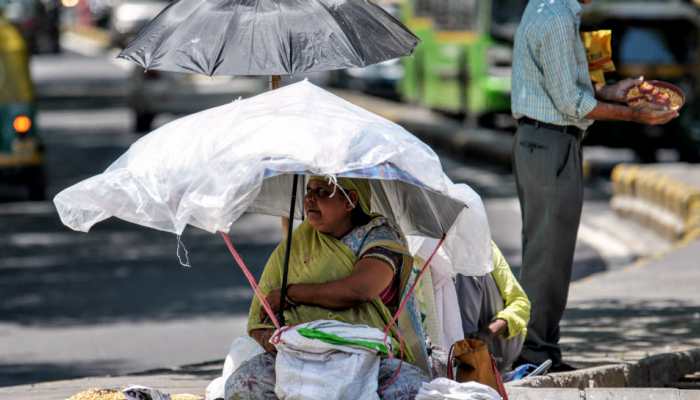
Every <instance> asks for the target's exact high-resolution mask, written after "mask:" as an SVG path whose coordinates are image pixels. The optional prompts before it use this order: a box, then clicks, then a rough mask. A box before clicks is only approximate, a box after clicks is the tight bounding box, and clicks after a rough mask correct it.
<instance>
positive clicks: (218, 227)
mask: <svg viewBox="0 0 700 400" xmlns="http://www.w3.org/2000/svg"><path fill="white" fill-rule="evenodd" d="M293 174H302V175H322V176H328V177H329V178H330V179H332V178H333V177H342V176H345V177H358V178H366V179H369V180H370V184H371V189H372V211H373V212H378V213H381V214H383V215H385V216H386V217H388V218H390V219H391V220H393V221H394V222H395V223H396V224H397V225H398V226H399V227H400V228H401V229H402V231H403V232H404V234H406V235H417V236H422V237H429V238H439V237H441V236H442V235H443V234H448V233H449V236H450V237H452V236H453V235H454V237H455V238H459V240H452V241H451V242H452V243H453V245H452V246H454V247H455V248H459V247H463V248H467V249H479V248H483V249H485V250H488V249H490V231H489V227H488V220H487V218H486V213H485V210H484V207H483V204H482V203H481V199H480V198H479V196H478V195H477V194H476V193H475V192H474V191H473V190H471V189H470V188H469V187H468V186H467V185H464V184H459V185H458V184H454V183H452V181H450V179H449V178H448V177H447V176H446V175H445V173H444V172H443V170H442V166H441V164H440V160H439V158H438V157H437V155H436V154H435V153H434V152H433V150H432V149H431V148H430V147H429V146H427V145H426V144H425V143H423V142H421V141H420V140H418V139H417V138H416V137H415V136H413V135H412V134H410V133H409V132H407V131H406V130H405V129H404V128H402V127H401V126H399V125H397V124H395V123H393V122H391V121H389V120H386V119H384V118H382V117H380V116H378V115H375V114H373V113H371V112H369V111H367V110H364V109H362V108H360V107H357V106H355V105H353V104H352V103H349V102H347V101H345V100H343V99H341V98H339V97H337V96H335V95H333V94H332V93H330V92H327V91H325V90H323V89H321V88H319V87H317V86H315V85H313V84H311V83H309V82H308V81H302V82H299V83H295V84H293V85H289V86H286V87H283V88H281V89H278V90H274V91H271V92H266V93H263V94H261V95H258V96H255V97H252V98H249V99H246V100H237V101H234V102H232V103H230V104H226V105H223V106H219V107H216V108H212V109H209V110H205V111H202V112H199V113H196V114H192V115H189V116H187V117H183V118H181V119H178V120H175V121H173V122H171V123H169V124H167V125H164V126H162V127H161V128H159V129H157V130H155V131H153V132H151V133H149V134H148V135H146V136H144V137H142V138H141V139H139V140H138V141H136V142H135V143H133V144H132V145H131V147H130V148H129V149H128V150H127V151H126V152H125V153H124V154H123V155H122V156H121V157H119V158H118V159H117V160H116V161H115V162H114V163H113V164H112V165H110V166H109V167H108V168H107V170H105V171H104V172H103V173H101V174H99V175H96V176H93V177H91V178H88V179H86V180H84V181H82V182H79V183H77V184H75V185H73V186H71V187H69V188H67V189H65V190H63V191H62V192H60V193H59V194H58V195H57V196H56V197H55V198H54V203H55V205H56V208H57V210H58V213H59V215H60V217H61V221H62V222H63V223H64V224H65V225H67V226H69V227H70V228H72V229H74V230H78V231H84V232H87V231H88V230H89V229H90V228H91V227H92V226H93V225H94V224H95V223H97V222H100V221H102V220H104V219H107V218H109V217H112V216H114V217H117V218H120V219H123V220H125V221H129V222H133V223H136V224H139V225H143V226H147V227H151V228H155V229H159V230H163V231H168V232H172V233H175V234H181V233H182V232H183V230H184V229H185V227H186V226H187V225H192V226H195V227H198V228H201V229H204V230H206V231H209V232H212V233H215V232H217V231H224V232H227V231H228V230H229V229H230V228H231V226H232V224H233V223H234V221H236V220H237V219H238V218H239V217H240V216H241V215H242V214H243V213H245V212H255V213H262V214H268V215H274V216H288V214H289V207H290V198H291V188H292V184H291V181H292V176H293ZM303 190H304V185H303V184H302V185H299V186H298V191H299V193H298V195H297V205H296V214H295V217H297V218H300V217H301V213H302V209H303V208H302V201H303ZM461 219H465V220H466V221H467V222H468V223H460V224H458V225H457V226H458V227H460V228H459V229H460V232H456V233H450V229H451V228H452V227H453V225H454V224H455V221H459V220H461ZM462 229H464V230H465V231H464V232H462V231H461V230H462ZM455 230H456V229H455ZM448 242H450V240H448ZM488 251H490V250H488ZM458 253H459V252H458V251H453V253H451V256H453V257H454V256H455V254H458ZM453 261H454V262H455V265H457V268H459V270H458V271H456V272H460V273H463V274H465V275H475V274H476V275H481V274H483V273H485V272H484V271H483V269H484V268H487V267H486V266H484V265H479V266H475V265H473V262H472V261H469V260H466V259H465V262H460V260H453ZM486 272H488V271H486Z"/></svg>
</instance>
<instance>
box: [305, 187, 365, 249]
mask: <svg viewBox="0 0 700 400" xmlns="http://www.w3.org/2000/svg"><path fill="white" fill-rule="evenodd" d="M332 193H333V185H332V184H328V183H326V182H323V181H319V180H312V181H309V183H308V184H307V185H306V195H305V196H304V211H305V212H306V219H307V220H308V221H309V224H311V226H312V227H314V229H316V230H318V231H320V232H323V233H326V234H331V235H333V236H338V235H341V234H344V233H346V232H343V231H346V230H347V229H349V228H352V222H351V218H350V213H351V212H352V209H353V206H352V205H351V204H350V202H349V201H348V200H347V199H346V198H345V196H344V195H343V193H342V192H341V191H340V189H337V190H336V191H335V194H334V195H333V196H332V197H331V194H332ZM348 195H349V196H350V198H351V199H352V200H353V203H356V202H357V200H356V199H357V194H356V193H355V192H348Z"/></svg>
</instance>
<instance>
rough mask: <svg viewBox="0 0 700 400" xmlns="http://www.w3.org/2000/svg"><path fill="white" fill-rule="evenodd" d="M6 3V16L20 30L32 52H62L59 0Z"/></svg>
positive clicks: (30, 0)
mask: <svg viewBox="0 0 700 400" xmlns="http://www.w3.org/2000/svg"><path fill="white" fill-rule="evenodd" d="M4 3H5V4H4V15H5V17H6V18H7V19H8V20H9V21H10V22H11V23H12V24H13V25H15V27H16V28H17V29H18V30H19V32H20V34H21V35H22V37H23V38H24V40H25V42H26V43H27V46H28V47H29V50H30V52H32V53H43V52H50V53H58V52H60V50H61V45H60V27H59V25H60V9H61V5H60V1H59V0H43V1H42V0H4Z"/></svg>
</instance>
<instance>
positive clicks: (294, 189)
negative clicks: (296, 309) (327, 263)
mask: <svg viewBox="0 0 700 400" xmlns="http://www.w3.org/2000/svg"><path fill="white" fill-rule="evenodd" d="M298 181H299V175H297V174H294V181H293V183H292V202H291V203H290V205H289V224H288V225H287V248H285V251H284V270H283V272H282V289H281V293H280V311H279V318H278V319H279V322H280V326H284V325H285V323H284V311H283V310H284V306H285V303H286V301H285V300H286V298H287V275H288V274H289V255H290V253H291V251H292V228H293V226H294V209H295V208H296V207H295V206H296V202H297V182H298Z"/></svg>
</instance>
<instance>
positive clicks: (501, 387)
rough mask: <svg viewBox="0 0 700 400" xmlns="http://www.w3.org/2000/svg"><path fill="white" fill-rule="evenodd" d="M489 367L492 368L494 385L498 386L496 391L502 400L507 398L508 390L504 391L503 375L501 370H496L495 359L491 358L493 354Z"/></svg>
mask: <svg viewBox="0 0 700 400" xmlns="http://www.w3.org/2000/svg"><path fill="white" fill-rule="evenodd" d="M491 368H493V374H494V375H495V376H496V385H497V386H498V392H499V394H500V395H501V397H502V400H508V392H506V386H505V385H504V384H503V377H502V376H501V372H500V371H498V366H497V365H496V359H495V358H493V355H491Z"/></svg>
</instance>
